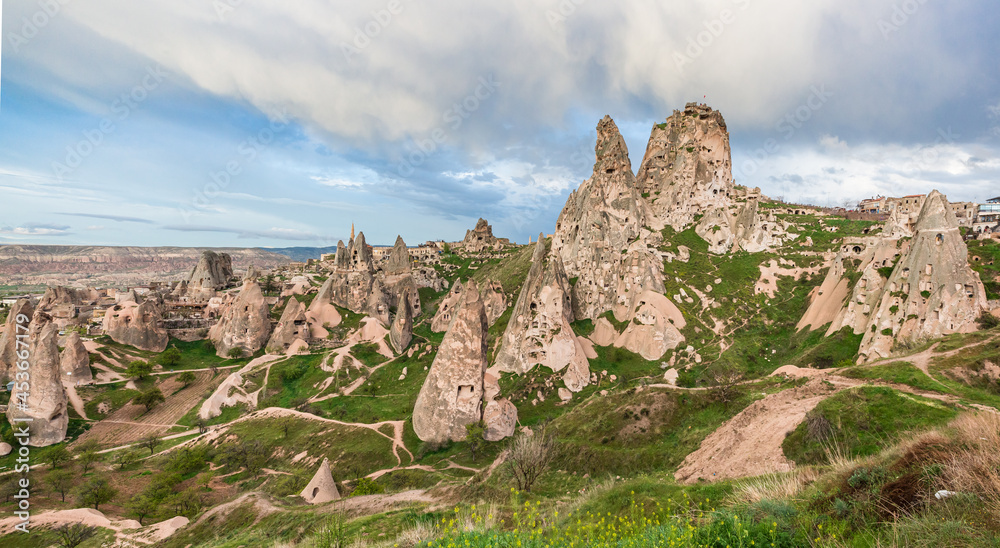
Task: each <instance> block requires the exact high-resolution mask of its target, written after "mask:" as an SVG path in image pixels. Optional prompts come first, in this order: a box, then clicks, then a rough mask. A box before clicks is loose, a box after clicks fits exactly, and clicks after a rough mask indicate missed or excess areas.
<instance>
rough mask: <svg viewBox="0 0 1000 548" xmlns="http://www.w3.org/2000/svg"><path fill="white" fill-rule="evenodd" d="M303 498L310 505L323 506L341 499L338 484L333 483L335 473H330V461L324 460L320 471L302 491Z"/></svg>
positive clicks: (317, 471)
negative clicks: (325, 503)
mask: <svg viewBox="0 0 1000 548" xmlns="http://www.w3.org/2000/svg"><path fill="white" fill-rule="evenodd" d="M301 496H302V498H303V499H305V501H306V502H308V503H309V504H323V503H324V502H330V501H334V500H338V499H340V491H338V490H337V482H335V481H333V473H331V472H330V459H328V458H324V459H323V463H322V464H320V465H319V470H316V474H314V475H313V478H312V480H311V481H310V482H309V484H308V485H306V488H305V489H303V490H302V493H301Z"/></svg>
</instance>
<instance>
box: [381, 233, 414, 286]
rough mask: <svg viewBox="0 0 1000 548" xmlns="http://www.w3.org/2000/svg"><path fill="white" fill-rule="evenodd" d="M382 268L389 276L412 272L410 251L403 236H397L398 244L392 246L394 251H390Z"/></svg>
mask: <svg viewBox="0 0 1000 548" xmlns="http://www.w3.org/2000/svg"><path fill="white" fill-rule="evenodd" d="M382 270H383V271H384V272H385V273H386V275H387V276H391V275H395V274H406V273H409V272H410V251H409V250H408V249H407V248H406V243H405V242H403V237H402V236H396V245H394V246H393V247H392V252H391V253H389V258H388V259H387V260H386V263H385V266H384V267H383V268H382Z"/></svg>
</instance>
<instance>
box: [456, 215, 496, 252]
mask: <svg viewBox="0 0 1000 548" xmlns="http://www.w3.org/2000/svg"><path fill="white" fill-rule="evenodd" d="M505 243H507V241H506V240H501V239H499V238H497V237H496V236H494V235H493V227H492V226H491V225H490V224H489V223H488V222H487V221H486V219H479V220H478V221H477V222H476V228H474V229H472V230H467V231H465V238H463V239H462V241H461V242H460V243H459V247H461V248H462V249H464V250H465V251H466V252H467V253H480V252H482V251H493V250H498V249H501V248H502V247H503V246H504V244H505Z"/></svg>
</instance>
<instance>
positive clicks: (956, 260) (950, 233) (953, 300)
mask: <svg viewBox="0 0 1000 548" xmlns="http://www.w3.org/2000/svg"><path fill="white" fill-rule="evenodd" d="M914 232H915V234H914V236H913V240H912V241H911V242H910V245H909V248H908V249H906V251H904V252H903V254H902V256H901V257H900V259H899V262H898V263H897V264H896V266H895V268H893V271H892V274H891V275H890V276H889V279H888V280H887V281H886V284H885V287H884V289H883V290H882V295H881V298H880V299H879V305H878V310H877V311H876V312H874V314H873V315H872V317H871V319H870V320H869V322H868V329H866V330H865V337H864V339H863V340H862V342H861V349H860V351H859V355H860V361H869V360H873V359H878V358H883V357H888V356H889V355H890V353H891V351H892V347H893V345H894V344H895V343H897V342H905V343H913V342H916V341H919V340H921V339H927V338H935V337H940V336H942V335H947V334H949V333H957V332H969V331H974V330H976V329H977V327H976V318H977V317H978V316H979V314H981V313H982V311H983V310H985V309H986V292H985V290H984V289H983V284H982V282H981V281H980V279H979V275H978V274H976V273H975V271H973V270H972V269H971V268H970V267H969V263H968V256H969V250H968V248H967V247H966V245H965V242H964V241H963V240H962V235H961V234H960V233H959V230H958V223H957V222H956V220H955V216H954V214H953V213H952V212H951V208H950V207H949V205H948V201H947V199H946V198H945V197H944V196H943V195H942V194H941V193H940V192H938V191H936V190H935V191H932V192H931V193H930V194H928V195H927V198H926V200H925V201H924V205H923V208H922V209H921V211H920V216H919V218H918V219H917V223H916V227H915V229H914Z"/></svg>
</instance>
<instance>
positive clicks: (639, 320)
mask: <svg viewBox="0 0 1000 548" xmlns="http://www.w3.org/2000/svg"><path fill="white" fill-rule="evenodd" d="M685 325H686V322H685V321H684V316H683V315H682V314H681V311H680V310H678V309H677V307H676V306H675V305H674V303H672V302H670V299H668V298H666V297H665V296H663V295H661V294H659V293H654V292H652V291H647V292H645V293H643V294H642V296H641V298H640V299H639V302H638V309H637V310H636V312H635V314H634V317H633V318H632V321H631V322H630V323H629V324H628V327H627V328H625V332H624V333H622V334H621V336H620V337H618V340H616V341H615V346H617V347H619V348H622V347H624V348H627V349H629V350H631V351H632V352H635V353H636V354H639V355H640V356H642V357H643V358H646V359H647V360H650V361H653V360H658V359H660V358H662V357H663V354H664V353H666V351H667V350H670V349H672V348H677V346H678V345H679V344H680V343H682V342H684V335H681V332H680V330H681V329H683V328H684V326H685Z"/></svg>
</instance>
